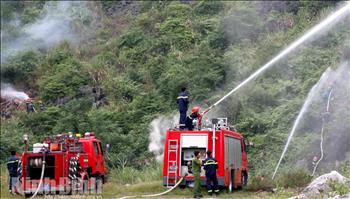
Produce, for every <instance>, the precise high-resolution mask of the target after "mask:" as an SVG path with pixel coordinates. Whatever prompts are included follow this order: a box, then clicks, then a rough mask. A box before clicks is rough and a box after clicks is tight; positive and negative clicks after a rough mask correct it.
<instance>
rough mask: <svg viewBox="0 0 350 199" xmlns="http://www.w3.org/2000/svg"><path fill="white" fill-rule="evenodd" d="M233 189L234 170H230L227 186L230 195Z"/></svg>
mask: <svg viewBox="0 0 350 199" xmlns="http://www.w3.org/2000/svg"><path fill="white" fill-rule="evenodd" d="M234 189H235V170H231V177H230V184H229V185H228V191H229V192H230V193H232V192H233V190H234Z"/></svg>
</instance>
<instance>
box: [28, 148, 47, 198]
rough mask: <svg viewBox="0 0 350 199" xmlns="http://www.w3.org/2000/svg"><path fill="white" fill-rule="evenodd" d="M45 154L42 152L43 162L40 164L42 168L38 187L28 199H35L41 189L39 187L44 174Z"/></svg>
mask: <svg viewBox="0 0 350 199" xmlns="http://www.w3.org/2000/svg"><path fill="white" fill-rule="evenodd" d="M45 153H46V151H44V152H43V162H42V167H41V176H40V181H39V185H38V187H37V188H36V190H35V192H34V194H33V196H32V197H30V199H33V198H35V196H36V195H37V194H38V192H39V190H40V188H41V185H42V184H43V179H44V173H45V165H46V161H45V156H46V155H45Z"/></svg>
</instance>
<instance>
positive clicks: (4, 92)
mask: <svg viewBox="0 0 350 199" xmlns="http://www.w3.org/2000/svg"><path fill="white" fill-rule="evenodd" d="M1 98H8V99H20V100H27V99H28V98H29V96H28V95H27V94H26V93H25V92H22V91H18V90H16V89H15V88H14V87H13V86H11V85H10V84H1Z"/></svg>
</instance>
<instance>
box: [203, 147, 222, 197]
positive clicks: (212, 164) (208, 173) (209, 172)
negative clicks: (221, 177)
mask: <svg viewBox="0 0 350 199" xmlns="http://www.w3.org/2000/svg"><path fill="white" fill-rule="evenodd" d="M217 169H218V161H216V159H215V158H213V157H212V152H211V151H207V159H205V160H204V170H205V177H206V178H207V190H208V194H209V195H210V196H211V195H213V192H214V193H215V194H216V195H218V194H219V188H218V178H217V177H216V170H217ZM211 183H213V185H211Z"/></svg>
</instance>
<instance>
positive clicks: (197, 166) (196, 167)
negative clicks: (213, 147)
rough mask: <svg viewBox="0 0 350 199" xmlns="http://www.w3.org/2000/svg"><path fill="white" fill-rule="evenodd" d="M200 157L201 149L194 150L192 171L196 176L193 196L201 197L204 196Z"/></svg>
mask: <svg viewBox="0 0 350 199" xmlns="http://www.w3.org/2000/svg"><path fill="white" fill-rule="evenodd" d="M199 158H200V153H199V151H195V152H194V157H193V159H192V173H193V176H194V188H193V191H194V196H193V198H201V197H203V196H202V195H201V179H200V175H201V168H202V162H201V160H200V159H199Z"/></svg>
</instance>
